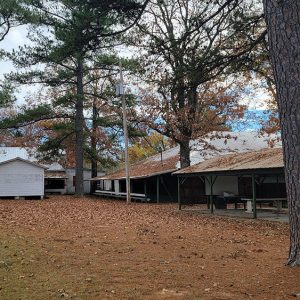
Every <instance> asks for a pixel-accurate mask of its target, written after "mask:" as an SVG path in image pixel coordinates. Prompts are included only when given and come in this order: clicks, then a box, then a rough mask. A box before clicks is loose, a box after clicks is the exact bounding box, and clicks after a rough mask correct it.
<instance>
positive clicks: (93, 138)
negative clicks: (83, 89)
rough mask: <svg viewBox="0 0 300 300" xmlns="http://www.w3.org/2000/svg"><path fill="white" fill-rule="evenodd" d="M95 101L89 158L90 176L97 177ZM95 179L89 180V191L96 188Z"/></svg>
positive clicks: (94, 104) (92, 191) (96, 112)
mask: <svg viewBox="0 0 300 300" xmlns="http://www.w3.org/2000/svg"><path fill="white" fill-rule="evenodd" d="M95 102H96V101H95V100H94V101H93V116H92V120H93V124H92V136H91V149H92V159H91V165H92V174H91V175H92V178H94V177H97V175H98V170H97V159H96V157H95V155H96V153H97V139H96V131H97V117H98V111H97V107H96V103H95ZM96 186H97V181H91V193H94V192H95V190H96Z"/></svg>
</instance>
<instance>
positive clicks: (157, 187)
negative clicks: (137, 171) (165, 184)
mask: <svg viewBox="0 0 300 300" xmlns="http://www.w3.org/2000/svg"><path fill="white" fill-rule="evenodd" d="M159 180H160V177H159V175H157V177H156V202H157V203H159V200H160V199H159Z"/></svg>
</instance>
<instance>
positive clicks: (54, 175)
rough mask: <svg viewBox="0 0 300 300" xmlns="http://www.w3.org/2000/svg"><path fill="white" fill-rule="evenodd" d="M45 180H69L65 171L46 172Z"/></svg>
mask: <svg viewBox="0 0 300 300" xmlns="http://www.w3.org/2000/svg"><path fill="white" fill-rule="evenodd" d="M45 179H68V176H67V175H66V172H65V171H52V170H49V169H48V170H46V171H45Z"/></svg>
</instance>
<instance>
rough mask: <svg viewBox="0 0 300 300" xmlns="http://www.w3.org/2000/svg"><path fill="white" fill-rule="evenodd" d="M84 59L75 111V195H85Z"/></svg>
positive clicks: (78, 71)
mask: <svg viewBox="0 0 300 300" xmlns="http://www.w3.org/2000/svg"><path fill="white" fill-rule="evenodd" d="M83 102H84V91H83V61H82V59H81V58H78V60H77V98H76V105H75V108H76V112H75V133H76V141H75V160H76V168H75V170H76V174H75V175H76V178H75V195H76V196H83V195H84V187H83V144H84V137H83V122H84V117H83Z"/></svg>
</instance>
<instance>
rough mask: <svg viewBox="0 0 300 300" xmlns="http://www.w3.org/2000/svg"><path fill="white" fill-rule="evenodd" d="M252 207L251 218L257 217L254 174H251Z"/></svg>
mask: <svg viewBox="0 0 300 300" xmlns="http://www.w3.org/2000/svg"><path fill="white" fill-rule="evenodd" d="M252 209H253V219H256V218H257V211H256V186H255V175H254V174H252Z"/></svg>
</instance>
